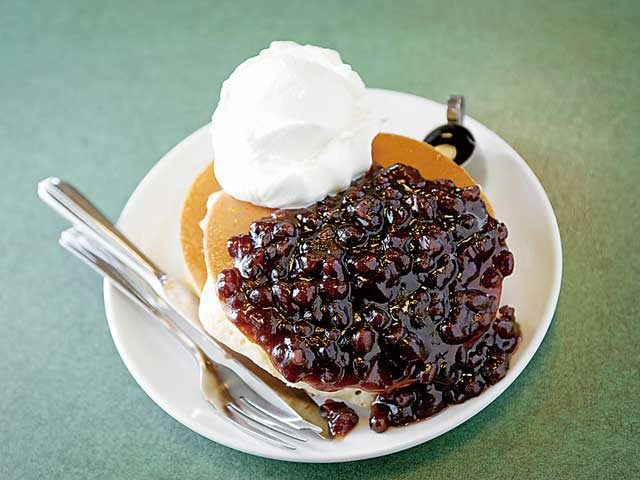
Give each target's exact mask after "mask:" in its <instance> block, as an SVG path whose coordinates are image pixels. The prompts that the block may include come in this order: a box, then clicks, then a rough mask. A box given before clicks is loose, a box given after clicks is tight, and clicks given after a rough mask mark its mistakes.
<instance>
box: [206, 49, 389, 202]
mask: <svg viewBox="0 0 640 480" xmlns="http://www.w3.org/2000/svg"><path fill="white" fill-rule="evenodd" d="M380 124H381V122H380V120H379V117H377V116H376V115H375V114H374V112H373V110H372V108H371V106H370V105H369V102H368V100H367V95H366V88H365V85H364V83H363V82H362V79H361V78H360V76H359V75H358V74H357V73H356V72H354V71H353V70H352V69H351V67H350V66H349V65H347V64H344V63H342V59H341V58H340V54H339V53H338V52H336V51H334V50H329V49H326V48H319V47H315V46H312V45H304V46H302V45H298V44H297V43H294V42H273V43H272V44H271V46H270V47H269V48H267V49H265V50H262V51H261V52H260V54H259V55H258V56H256V57H253V58H250V59H248V60H246V61H245V62H243V63H242V64H240V65H239V66H238V67H237V68H236V69H235V71H234V72H233V73H232V74H231V76H230V77H229V78H228V79H227V80H226V81H225V82H224V84H223V85H222V91H221V93H220V102H219V103H218V107H217V108H216V110H215V112H214V114H213V117H212V122H211V133H212V141H213V150H214V165H215V174H216V177H217V179H218V182H219V183H220V185H221V186H222V189H223V190H224V191H225V192H226V193H228V194H230V195H232V196H233V197H235V198H237V199H239V200H243V201H247V202H251V203H253V204H255V205H260V206H264V207H271V208H298V207H304V206H308V205H310V204H312V203H314V202H317V201H320V200H322V199H323V198H325V197H326V196H327V195H331V194H335V193H337V192H339V191H341V190H344V189H346V188H347V187H348V186H349V184H350V183H351V181H352V180H353V179H354V178H356V177H358V176H359V175H361V174H362V173H364V172H365V171H367V170H368V169H369V167H370V166H371V142H372V140H373V138H374V137H375V135H376V134H377V133H378V131H379V127H380Z"/></svg>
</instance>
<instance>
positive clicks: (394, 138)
mask: <svg viewBox="0 0 640 480" xmlns="http://www.w3.org/2000/svg"><path fill="white" fill-rule="evenodd" d="M372 157H373V161H374V162H375V163H377V164H379V165H381V166H382V167H390V166H391V165H394V164H396V163H402V164H405V165H408V166H411V167H414V168H416V169H417V170H418V171H419V172H420V174H421V175H422V177H424V178H425V179H427V180H435V179H442V178H446V179H449V180H452V181H453V182H454V183H455V184H456V186H458V187H465V186H469V185H474V184H475V182H474V180H473V179H472V178H471V176H469V174H468V173H467V172H466V171H465V170H464V169H462V168H461V167H459V166H458V165H456V164H455V163H453V162H452V161H451V160H450V159H448V158H447V157H445V156H444V155H443V154H441V153H440V152H438V151H437V150H435V149H434V148H433V147H431V146H430V145H428V144H425V143H423V142H419V141H416V140H413V139H410V138H407V137H403V136H400V135H392V134H378V135H377V136H376V137H375V139H374V141H373V144H372ZM213 173H214V172H213V165H212V164H211V165H209V166H208V167H207V168H206V169H205V170H203V171H202V172H201V173H200V174H199V175H198V177H197V178H196V180H195V181H194V183H193V185H192V187H191V189H190V190H189V193H188V195H187V198H186V199H185V203H184V207H183V211H182V217H181V230H180V242H181V246H182V252H183V256H184V260H185V264H186V267H187V270H188V272H189V277H190V279H191V281H192V283H193V287H194V289H195V290H196V291H197V292H198V293H200V292H203V291H204V292H203V294H202V299H201V304H200V320H201V322H202V324H203V325H204V327H205V329H206V330H207V332H208V333H209V334H210V335H212V336H213V337H215V338H216V339H217V340H219V341H221V342H222V343H224V344H225V345H227V347H229V348H230V349H232V350H234V351H236V352H238V353H241V354H242V355H244V356H245V357H247V358H249V359H250V360H251V361H252V362H253V363H255V364H256V365H258V366H259V367H261V368H262V369H263V370H265V371H266V372H268V373H270V374H271V375H273V376H274V377H276V378H278V379H280V380H282V381H283V382H285V383H288V382H286V380H285V379H284V378H283V377H282V375H281V374H280V373H279V372H278V371H277V370H276V369H275V367H274V366H273V364H272V363H271V361H270V358H269V356H268V354H267V353H266V352H265V351H264V350H263V349H262V348H261V347H260V346H258V345H256V344H254V343H252V342H251V341H250V340H249V339H247V338H246V337H245V336H244V334H243V333H242V332H241V331H240V330H239V329H238V328H237V327H236V326H235V325H234V324H233V323H232V322H230V321H229V320H227V318H226V316H225V314H224V312H223V310H222V307H221V305H220V302H219V300H218V298H217V293H216V291H215V279H216V278H217V275H218V274H219V273H220V272H221V271H222V270H224V269H226V268H230V267H232V266H233V265H232V260H231V257H230V256H229V254H228V252H227V241H228V239H229V238H230V237H232V236H234V235H237V234H240V233H245V232H247V231H248V230H249V227H250V225H251V223H252V222H254V221H256V220H258V219H260V218H264V217H267V216H269V215H270V214H271V212H273V209H269V208H264V207H259V206H256V205H252V204H250V203H247V202H243V201H239V200H236V199H235V198H233V197H231V196H230V195H228V194H226V193H224V192H222V191H221V190H220V186H219V184H218V182H217V180H216V179H215V176H214V174H213ZM216 192H217V193H216ZM483 199H484V201H485V203H486V205H487V210H488V211H489V213H490V214H491V215H493V211H492V209H491V207H490V206H489V204H488V202H487V201H486V198H483ZM288 384H289V385H290V386H293V387H297V388H302V389H304V390H306V391H307V392H309V393H310V394H311V395H321V396H331V397H333V398H338V399H341V400H345V401H347V402H349V403H351V404H356V405H361V406H368V405H370V404H371V402H372V401H373V400H374V398H375V394H374V393H372V392H366V391H362V390H361V389H357V388H344V389H342V390H339V391H334V392H324V391H319V390H316V389H314V388H311V387H310V386H309V385H307V384H305V383H302V382H298V383H294V384H292V383H288Z"/></svg>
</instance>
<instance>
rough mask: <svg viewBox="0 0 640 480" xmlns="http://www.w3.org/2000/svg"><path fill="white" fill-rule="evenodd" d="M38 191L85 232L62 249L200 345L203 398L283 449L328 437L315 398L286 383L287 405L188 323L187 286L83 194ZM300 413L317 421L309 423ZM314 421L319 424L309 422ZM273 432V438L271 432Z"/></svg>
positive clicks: (67, 188)
mask: <svg viewBox="0 0 640 480" xmlns="http://www.w3.org/2000/svg"><path fill="white" fill-rule="evenodd" d="M38 193H39V195H40V197H41V198H42V200H43V201H45V203H47V204H48V205H49V206H50V207H52V208H53V209H54V210H56V211H57V212H58V213H60V214H61V215H62V216H63V217H64V218H66V219H67V220H69V221H70V222H71V223H72V224H74V225H76V226H79V227H80V230H78V229H75V230H70V231H67V232H65V233H64V234H63V235H62V236H61V244H62V245H63V246H64V247H65V248H67V249H68V250H70V251H71V252H72V253H74V254H75V255H77V256H78V257H80V258H81V259H82V260H84V261H85V262H86V263H88V264H89V265H90V266H92V267H93V268H94V269H95V270H97V271H99V272H100V273H101V274H103V275H105V276H108V277H109V278H112V279H113V281H114V283H115V284H116V285H118V286H119V288H120V289H121V290H124V291H125V292H127V295H128V296H129V297H130V298H132V297H133V299H134V300H135V301H136V302H138V303H141V304H142V305H143V306H144V307H145V308H146V309H147V310H149V309H150V308H151V311H152V313H153V314H154V316H157V317H161V318H162V319H163V323H165V325H167V326H170V330H171V331H173V332H174V333H175V332H179V335H178V338H179V339H180V340H181V341H183V343H185V340H186V345H187V347H188V348H189V349H190V350H191V351H192V352H194V349H193V348H192V347H193V346H195V347H196V348H197V350H196V351H195V355H196V360H198V363H199V364H200V366H201V386H202V389H203V393H204V395H205V397H207V400H208V401H209V402H210V403H212V404H213V405H214V406H216V404H217V406H218V410H219V411H221V412H222V413H224V414H225V415H227V416H228V415H229V413H231V414H233V415H234V419H235V420H236V422H235V423H238V421H237V420H240V419H242V423H241V425H242V427H244V430H245V431H247V429H251V430H258V431H259V432H260V433H262V437H263V439H265V440H266V441H270V443H272V444H277V445H278V446H280V447H283V448H295V447H294V446H293V445H292V444H291V443H289V442H287V441H286V440H284V439H282V438H281V437H282V435H284V436H286V437H287V438H289V439H300V438H301V437H300V436H299V435H297V434H292V432H291V431H292V430H294V431H297V432H304V431H305V430H306V431H312V432H315V433H318V434H319V433H324V429H323V428H322V427H320V426H319V425H318V424H320V425H322V423H321V422H320V421H319V419H318V416H317V415H315V414H314V413H313V412H311V411H310V410H309V408H305V407H308V406H309V405H308V404H309V402H310V401H309V399H308V397H305V398H304V399H300V398H299V394H298V393H297V392H289V390H291V389H289V388H287V387H284V386H283V385H282V386H280V385H279V386H278V392H280V393H281V394H282V393H283V392H284V396H285V398H287V400H288V402H285V401H283V399H282V398H281V397H280V396H279V395H278V393H276V392H274V391H273V390H272V389H271V388H270V386H269V385H272V384H271V383H269V382H268V380H266V381H267V382H268V383H269V385H267V384H266V383H265V380H263V379H260V378H258V377H257V376H256V375H255V374H253V373H252V372H251V370H249V369H248V368H247V367H246V366H245V365H244V364H243V363H242V362H240V361H239V360H238V359H237V358H235V357H233V356H231V355H229V352H228V351H227V350H225V349H224V347H222V346H221V345H220V344H218V343H217V342H216V341H215V340H214V339H213V338H211V337H209V336H207V335H206V334H204V333H203V332H202V331H201V330H200V329H199V328H197V327H196V326H195V325H194V324H195V323H196V322H197V319H195V320H194V319H193V318H191V320H192V321H189V320H187V319H186V318H190V316H189V315H187V316H186V318H185V315H184V311H182V309H180V308H178V309H176V308H175V304H176V302H175V299H176V295H175V293H178V294H182V295H183V296H188V297H190V298H192V297H193V295H192V294H191V293H189V292H185V290H186V289H185V288H184V287H181V282H179V281H176V280H172V279H169V278H168V277H167V276H166V274H164V273H163V272H162V271H161V270H160V269H159V268H157V267H156V266H155V265H154V264H153V263H152V262H151V261H150V260H149V259H148V258H147V257H146V256H144V254H143V253H142V252H140V251H139V250H138V249H137V248H136V247H135V246H133V244H132V243H131V242H130V241H129V240H128V239H127V238H126V237H124V235H123V234H122V233H121V232H119V231H118V230H117V229H116V228H115V227H114V226H113V225H112V224H111V223H110V222H109V221H108V219H106V217H104V216H103V215H102V214H101V213H100V212H99V211H98V210H97V209H96V208H95V207H94V206H93V205H92V204H91V203H90V202H89V201H88V200H87V199H86V198H85V197H84V196H82V194H80V193H79V192H78V191H77V190H75V189H74V188H73V187H72V186H71V185H68V184H66V183H64V182H61V181H60V180H59V179H56V178H50V179H46V180H44V181H42V182H41V183H40V184H39V186H38ZM216 371H217V372H218V377H222V382H223V383H224V384H225V385H226V387H227V393H228V394H229V396H230V397H231V398H232V399H233V400H234V401H231V402H229V401H227V400H228V398H226V397H225V398H224V399H220V398H215V396H216V395H217V394H218V393H219V392H220V388H219V385H221V384H222V383H221V382H219V381H218V378H217V377H215V376H214V374H215V372H216ZM256 392H257V393H256ZM296 397H297V398H296ZM305 400H306V401H305ZM290 403H293V404H294V405H296V406H297V408H296V410H294V409H292V408H291V405H290ZM220 406H223V407H224V408H220ZM299 412H305V413H308V414H310V415H305V418H303V417H301V416H300V415H299ZM310 418H312V419H313V423H312V422H310V421H308V420H309V419H310ZM315 422H317V423H318V424H316V423H315ZM265 429H268V430H269V431H270V432H269V433H266V432H265ZM254 433H255V432H254ZM265 433H266V435H265ZM274 438H275V440H274ZM302 440H304V439H302Z"/></svg>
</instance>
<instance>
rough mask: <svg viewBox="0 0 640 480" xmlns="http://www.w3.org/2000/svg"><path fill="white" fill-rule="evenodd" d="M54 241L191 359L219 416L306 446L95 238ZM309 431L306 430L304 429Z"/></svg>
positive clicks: (72, 233) (65, 235)
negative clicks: (171, 337) (163, 330)
mask: <svg viewBox="0 0 640 480" xmlns="http://www.w3.org/2000/svg"><path fill="white" fill-rule="evenodd" d="M59 243H60V245H61V246H62V247H64V248H65V249H66V250H68V251H69V252H71V253H72V254H74V255H75V256H76V257H78V258H79V259H80V260H82V261H83V262H84V263H85V264H87V265H88V266H89V267H91V268H92V269H93V270H95V271H96V272H98V273H99V274H101V275H102V276H103V277H105V278H107V279H109V280H110V281H111V282H112V283H113V285H114V286H115V287H117V288H118V290H120V291H121V292H122V293H124V294H125V295H126V296H127V297H128V298H129V299H131V300H133V301H134V302H135V303H136V304H138V305H140V306H141V307H143V308H144V309H145V310H146V311H147V312H149V313H150V314H151V315H153V316H154V317H155V318H158V319H159V320H161V321H162V323H163V324H164V325H165V326H166V327H167V328H168V330H169V331H170V332H172V333H173V334H174V335H175V337H176V338H177V339H178V340H179V341H180V343H182V345H184V346H185V347H186V348H187V349H188V350H189V351H190V352H191V353H192V355H193V357H194V358H195V360H196V362H197V364H198V366H199V369H200V388H201V390H202V393H203V395H204V397H205V399H206V400H207V401H208V402H209V403H210V404H211V405H212V406H213V407H214V409H215V411H216V412H218V413H219V414H220V415H221V417H222V418H224V419H225V420H227V421H229V422H231V423H232V424H234V425H235V426H237V427H238V428H240V429H241V430H243V431H244V432H246V433H248V434H250V435H252V436H253V437H256V438H258V439H260V440H263V441H265V442H267V443H270V444H271V445H275V446H277V447H280V448H285V449H289V450H295V449H296V446H295V445H294V444H293V443H291V442H292V441H296V442H307V441H308V440H309V439H308V438H305V436H303V435H302V434H301V433H300V430H298V431H296V429H294V428H292V427H291V426H290V425H289V424H288V423H287V422H285V421H283V420H282V419H281V418H279V417H278V416H276V415H272V414H271V413H270V411H272V410H273V406H272V405H270V404H268V403H266V402H265V400H264V399H263V398H262V397H260V396H259V395H257V394H256V393H255V392H254V391H253V390H251V389H250V388H249V387H248V386H247V385H246V384H245V383H244V382H243V381H242V380H241V379H240V377H238V376H237V375H236V374H235V373H234V372H233V371H232V370H231V369H229V368H227V367H225V366H222V365H219V364H216V365H215V366H214V365H213V363H212V361H211V360H210V359H209V358H208V357H207V355H206V354H205V353H204V352H203V351H202V350H201V349H200V348H199V347H198V346H197V345H195V344H194V343H193V342H192V341H191V340H190V339H189V338H188V337H187V336H186V335H185V334H184V333H183V332H182V331H181V330H179V329H178V328H176V326H175V324H174V323H173V322H172V321H171V319H170V318H169V317H168V316H167V315H166V311H165V306H164V305H162V301H161V299H159V298H154V294H153V292H151V291H150V290H149V289H148V286H146V285H145V284H144V281H141V279H140V277H139V276H137V274H136V273H135V272H133V271H131V270H130V269H128V268H127V267H126V266H125V265H123V264H121V263H120V262H118V260H117V259H115V258H113V257H110V255H109V254H108V253H107V252H105V251H102V250H101V247H100V246H99V245H97V244H96V242H95V239H92V238H90V236H88V235H87V233H85V232H82V231H81V230H79V229H78V228H71V229H69V230H66V231H64V232H62V234H61V235H60V240H59ZM309 430H310V429H309Z"/></svg>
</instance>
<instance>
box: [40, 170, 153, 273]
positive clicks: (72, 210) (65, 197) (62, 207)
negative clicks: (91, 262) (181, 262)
mask: <svg viewBox="0 0 640 480" xmlns="http://www.w3.org/2000/svg"><path fill="white" fill-rule="evenodd" d="M38 195H39V196H40V198H41V199H42V200H43V201H44V202H45V203H47V204H48V205H49V206H51V207H53V208H54V209H55V210H56V211H57V212H58V213H60V214H61V215H62V216H63V217H64V218H66V219H67V220H69V221H70V222H71V223H72V224H74V225H83V226H85V227H86V228H88V229H89V230H91V231H92V232H93V233H95V234H96V235H97V236H98V237H99V238H100V239H101V240H102V241H104V242H105V243H106V244H107V245H108V246H109V247H111V248H113V249H115V250H116V251H119V252H122V253H123V254H124V255H125V256H126V257H127V259H129V260H130V262H131V264H132V267H134V268H135V270H136V271H137V272H138V273H139V274H140V275H142V276H143V277H144V278H146V279H147V280H148V281H149V283H151V284H157V283H158V282H160V284H162V283H164V281H165V280H166V274H165V273H164V272H163V271H162V270H161V269H160V268H159V267H158V266H157V265H156V264H155V263H153V261H151V260H150V259H149V257H147V256H146V255H145V254H144V253H142V252H141V251H140V250H139V249H138V248H137V247H136V246H135V245H134V244H133V243H132V242H131V241H130V240H129V239H128V238H127V237H125V236H124V234H123V233H122V232H120V231H119V230H118V229H117V228H116V227H115V226H114V225H113V223H111V221H110V220H109V219H108V218H107V217H105V216H104V215H103V214H102V212H100V210H98V209H97V208H96V207H95V205H93V204H92V203H91V202H90V201H89V200H88V199H87V198H86V197H85V196H84V195H83V194H82V193H80V192H79V191H78V190H77V189H76V188H75V187H73V186H72V185H70V184H68V183H66V182H64V181H62V180H60V179H59V178H57V177H50V178H47V179H45V180H43V181H41V182H40V183H39V184H38Z"/></svg>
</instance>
